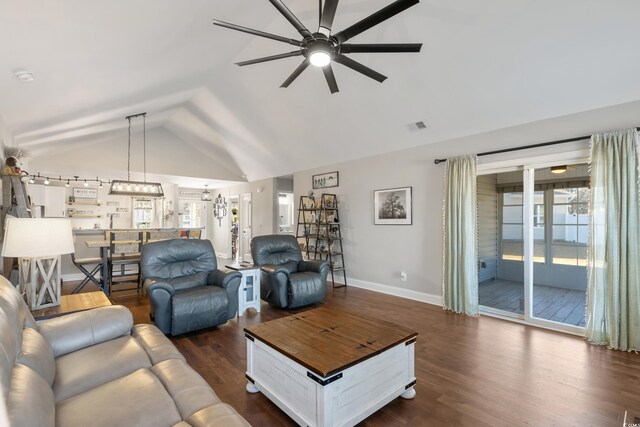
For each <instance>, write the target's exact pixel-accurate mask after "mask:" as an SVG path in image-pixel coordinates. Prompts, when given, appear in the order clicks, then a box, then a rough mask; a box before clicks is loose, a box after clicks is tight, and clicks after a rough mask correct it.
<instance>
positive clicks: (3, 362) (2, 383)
mask: <svg viewBox="0 0 640 427" xmlns="http://www.w3.org/2000/svg"><path fill="white" fill-rule="evenodd" d="M12 323H14V322H12V321H10V320H9V317H8V316H7V313H6V312H5V310H4V306H3V307H2V308H0V388H2V391H3V393H4V396H3V397H4V398H5V399H6V398H7V394H8V393H9V388H10V384H11V375H12V371H13V366H14V365H15V363H16V356H17V355H18V350H19V347H18V342H19V341H22V339H21V338H20V339H18V338H16V335H17V334H20V335H22V328H20V329H15V326H14V325H12Z"/></svg>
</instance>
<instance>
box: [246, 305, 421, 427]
mask: <svg viewBox="0 0 640 427" xmlns="http://www.w3.org/2000/svg"><path fill="white" fill-rule="evenodd" d="M245 335H246V337H247V372H246V377H247V379H248V380H249V383H248V384H247V391H249V392H251V393H257V392H261V393H263V394H264V395H265V396H267V397H268V398H269V399H270V400H271V401H272V402H273V403H275V404H276V405H278V407H280V409H282V410H283V411H284V412H285V413H287V415H289V416H290V417H291V418H292V419H293V420H294V421H295V422H297V423H298V424H300V425H304V426H352V425H355V424H357V423H359V422H360V421H362V420H364V419H365V418H366V417H368V416H369V415H371V414H373V413H374V412H375V411H377V410H378V409H380V408H382V407H383V406H384V405H386V404H387V403H389V402H391V401H392V400H393V399H395V398H397V397H399V396H401V397H403V398H405V399H412V398H413V397H414V396H415V394H416V393H415V391H414V389H413V387H414V385H415V383H416V378H415V373H414V347H415V341H416V339H417V335H418V333H417V332H414V331H411V330H408V329H404V328H400V327H398V326H395V325H393V324H391V323H388V322H385V321H381V320H375V319H369V318H365V317H361V316H357V315H355V314H352V313H348V312H344V311H340V310H335V309H328V308H318V309H315V310H309V311H305V312H303V313H299V314H295V315H292V316H288V317H284V318H281V319H277V320H272V321H270V322H265V323H261V324H259V325H255V326H251V327H249V328H245Z"/></svg>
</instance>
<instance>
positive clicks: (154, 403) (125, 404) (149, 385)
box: [56, 369, 182, 427]
mask: <svg viewBox="0 0 640 427" xmlns="http://www.w3.org/2000/svg"><path fill="white" fill-rule="evenodd" d="M181 420H182V418H181V417H180V414H179V413H178V409H177V408H176V405H175V404H174V402H173V399H171V396H169V394H168V393H167V391H166V390H165V388H164V386H163V385H162V383H161V382H160V380H158V378H157V377H156V376H155V375H153V374H152V373H151V372H150V371H149V370H148V369H139V370H137V371H135V372H133V373H131V374H129V375H127V376H124V377H122V378H118V379H116V380H113V381H111V382H108V383H106V384H103V385H101V386H99V387H96V388H94V389H91V390H89V391H87V392H85V393H81V394H78V395H76V396H74V397H72V398H70V399H66V400H63V401H62V402H58V404H57V406H56V425H59V426H91V427H103V426H104V427H107V426H139V427H143V426H149V427H161V426H172V425H174V424H176V423H178V422H180V421H181Z"/></svg>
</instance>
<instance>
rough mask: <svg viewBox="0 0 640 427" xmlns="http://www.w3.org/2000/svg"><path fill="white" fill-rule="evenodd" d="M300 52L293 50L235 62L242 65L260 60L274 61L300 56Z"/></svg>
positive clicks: (256, 62)
mask: <svg viewBox="0 0 640 427" xmlns="http://www.w3.org/2000/svg"><path fill="white" fill-rule="evenodd" d="M300 55H302V52H300V51H299V50H294V51H293V52H287V53H281V54H279V55H271V56H264V57H262V58H256V59H250V60H248V61H242V62H236V65H239V66H241V67H244V66H245V65H253V64H259V63H261V62H267V61H275V60H276V59H284V58H291V57H292V56H300Z"/></svg>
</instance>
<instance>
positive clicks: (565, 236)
mask: <svg viewBox="0 0 640 427" xmlns="http://www.w3.org/2000/svg"><path fill="white" fill-rule="evenodd" d="M577 240H578V227H575V226H564V225H554V226H553V249H552V255H553V263H554V264H562V265H577V257H578V250H577V246H576V243H577Z"/></svg>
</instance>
